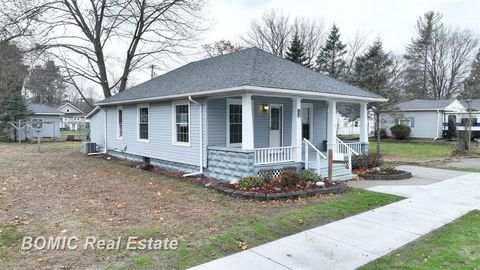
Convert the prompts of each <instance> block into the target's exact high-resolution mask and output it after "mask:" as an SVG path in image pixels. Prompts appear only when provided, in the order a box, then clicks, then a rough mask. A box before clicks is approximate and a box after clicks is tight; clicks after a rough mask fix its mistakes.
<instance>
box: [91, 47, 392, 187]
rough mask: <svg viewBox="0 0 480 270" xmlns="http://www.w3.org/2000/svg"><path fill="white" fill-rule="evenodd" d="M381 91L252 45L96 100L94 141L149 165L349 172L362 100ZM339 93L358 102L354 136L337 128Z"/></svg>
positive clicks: (241, 172)
mask: <svg viewBox="0 0 480 270" xmlns="http://www.w3.org/2000/svg"><path fill="white" fill-rule="evenodd" d="M382 101H385V99H384V98H383V97H380V96H378V95H376V94H373V93H370V92H368V91H365V90H363V89H360V88H357V87H354V86H351V85H348V84H346V83H343V82H340V81H337V80H335V79H332V78H330V77H328V76H324V75H321V74H319V73H318V72H315V71H313V70H311V69H308V68H305V67H303V66H301V65H298V64H295V63H293V62H291V61H288V60H285V59H283V58H280V57H277V56H275V55H273V54H270V53H268V52H265V51H263V50H261V49H258V48H249V49H244V50H240V51H238V52H234V53H231V54H227V55H223V56H217V57H213V58H209V59H205V60H201V61H197V62H192V63H189V64H187V65H185V66H182V67H180V68H178V69H175V70H172V71H170V72H168V73H166V74H164V75H161V76H159V77H156V78H154V79H152V80H150V81H147V82H144V83H142V84H139V85H137V86H134V87H132V88H130V89H127V90H126V91H123V92H120V93H118V94H117V95H114V96H112V97H109V98H106V99H104V100H103V101H100V102H97V103H96V105H97V108H96V109H95V110H93V111H92V112H91V113H89V115H87V118H89V119H90V124H91V125H90V128H91V132H90V137H91V141H92V142H95V143H97V145H98V146H99V148H100V149H101V150H102V151H105V152H108V153H109V154H111V155H115V156H118V157H120V158H127V159H130V160H136V161H144V162H149V163H151V164H153V165H155V166H160V167H163V168H167V169H171V170H177V171H181V172H185V173H186V175H197V174H198V175H199V174H203V175H205V176H208V177H211V178H216V179H221V180H228V181H231V180H238V179H239V178H241V177H244V176H248V175H256V174H258V173H259V172H260V171H262V170H267V169H268V170H270V172H272V173H275V174H277V173H281V172H282V170H283V169H284V168H285V167H287V166H288V167H291V166H295V167H296V168H298V169H301V168H309V169H314V170H316V171H317V172H318V173H320V174H322V175H324V176H326V172H327V162H326V152H325V151H326V150H327V148H328V149H332V150H333V152H335V153H336V154H335V155H334V157H335V159H336V160H338V163H335V164H334V168H332V169H334V170H333V171H334V175H335V177H334V178H335V179H351V178H352V176H351V167H350V166H349V164H348V160H349V159H348V158H349V157H351V155H352V154H361V153H366V152H367V151H368V133H367V130H368V127H367V124H368V120H367V104H368V102H382ZM337 103H356V104H360V108H361V110H360V123H359V125H360V131H361V132H360V140H359V141H358V142H354V143H349V144H347V143H344V142H342V141H340V140H339V139H338V138H337V134H336V130H337V129H336V126H337V123H336V121H337V117H336V111H337V109H336V108H337Z"/></svg>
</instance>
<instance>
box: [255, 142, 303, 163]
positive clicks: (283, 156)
mask: <svg viewBox="0 0 480 270" xmlns="http://www.w3.org/2000/svg"><path fill="white" fill-rule="evenodd" d="M294 149H295V146H282V147H269V148H255V149H254V150H255V165H262V164H273V163H282V162H292V161H294V154H293V153H294Z"/></svg>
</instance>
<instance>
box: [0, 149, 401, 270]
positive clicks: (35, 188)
mask: <svg viewBox="0 0 480 270" xmlns="http://www.w3.org/2000/svg"><path fill="white" fill-rule="evenodd" d="M80 147H81V144H80V143H78V142H62V143H53V142H52V143H44V144H42V153H38V152H37V151H36V146H35V145H32V144H21V145H19V144H0V148H1V149H2V151H0V160H9V161H11V163H2V162H0V175H1V176H2V181H0V190H1V191H2V193H0V195H1V197H0V198H1V200H2V202H0V203H1V204H2V206H1V208H0V211H3V212H2V214H1V215H0V224H9V223H10V222H11V221H12V220H15V216H19V219H20V220H22V221H25V223H23V224H22V225H18V227H12V226H14V225H9V226H7V227H5V230H3V232H2V236H1V238H0V241H2V242H1V243H8V245H5V244H1V245H0V256H2V257H1V258H0V261H1V262H0V265H1V267H0V268H7V269H10V268H15V269H34V268H48V267H50V268H60V267H65V268H68V267H70V268H80V269H93V268H94V269H159V268H161V269H183V268H187V267H189V266H193V265H197V264H200V263H203V262H207V261H210V260H213V259H216V258H219V257H222V256H225V255H229V254H232V253H235V252H239V251H242V247H243V248H245V247H248V248H250V247H253V246H256V245H260V244H263V243H266V242H269V241H272V240H275V239H278V238H280V237H283V236H287V235H290V234H293V233H296V232H300V231H303V230H306V229H309V228H312V227H315V226H319V225H322V224H325V223H328V222H332V221H335V220H338V219H341V218H344V217H347V216H350V215H354V214H357V213H359V212H363V211H366V210H369V209H373V208H376V207H380V206H383V205H385V204H388V203H391V202H395V201H397V200H399V199H400V198H399V197H396V196H391V195H386V194H380V193H374V192H370V191H364V190H358V189H350V190H349V191H348V192H346V193H345V194H342V195H327V196H318V197H312V198H304V199H300V200H297V201H287V202H282V201H276V202H254V201H246V200H241V199H237V198H232V197H229V196H225V195H223V194H219V193H217V192H214V191H212V190H210V189H206V188H204V187H203V186H200V185H194V184H191V183H187V182H185V181H182V180H179V179H175V178H169V177H165V176H162V175H158V174H154V173H151V172H146V171H142V170H138V169H135V168H133V167H134V166H128V165H132V164H130V163H128V162H126V161H120V160H115V159H110V160H109V159H105V158H103V157H85V156H83V155H82V154H81V153H80V152H79V149H80ZM45 209H48V210H45ZM64 230H66V231H67V233H66V234H67V235H75V236H78V237H79V238H80V239H84V238H85V236H87V235H89V236H96V237H97V239H116V238H117V237H121V238H122V239H127V238H128V237H129V236H137V237H139V238H144V239H146V238H154V239H164V238H168V239H170V240H172V239H176V240H178V242H179V249H178V250H175V251H173V250H168V251H165V250H145V251H128V250H125V249H120V250H118V251H101V250H90V251H82V252H78V251H71V252H63V251H62V252H56V253H54V256H53V255H50V253H48V254H46V253H45V251H38V250H30V251H21V252H19V245H20V243H19V242H16V241H18V239H20V236H21V235H20V234H19V233H20V232H21V234H25V235H29V236H32V237H36V236H42V235H47V236H57V235H59V234H60V235H62V234H61V232H62V231H64ZM39 257H42V259H43V261H42V262H41V263H39V262H38V261H37V259H38V258H39ZM47 266H48V267H47Z"/></svg>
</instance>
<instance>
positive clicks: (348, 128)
mask: <svg viewBox="0 0 480 270" xmlns="http://www.w3.org/2000/svg"><path fill="white" fill-rule="evenodd" d="M374 130H375V121H374V120H373V119H372V117H368V130H367V132H368V134H370V133H371V132H373V131H374ZM337 134H338V135H358V134H360V119H358V118H350V117H346V116H344V115H343V114H341V113H337Z"/></svg>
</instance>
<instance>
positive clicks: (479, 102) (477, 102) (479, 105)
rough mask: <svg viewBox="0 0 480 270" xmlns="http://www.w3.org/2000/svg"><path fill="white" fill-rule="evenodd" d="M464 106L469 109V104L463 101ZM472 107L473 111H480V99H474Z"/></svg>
mask: <svg viewBox="0 0 480 270" xmlns="http://www.w3.org/2000/svg"><path fill="white" fill-rule="evenodd" d="M462 105H463V106H465V108H468V104H467V102H466V101H465V100H464V101H462ZM470 106H471V108H472V109H474V110H477V111H480V99H472V102H471V103H470Z"/></svg>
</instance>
